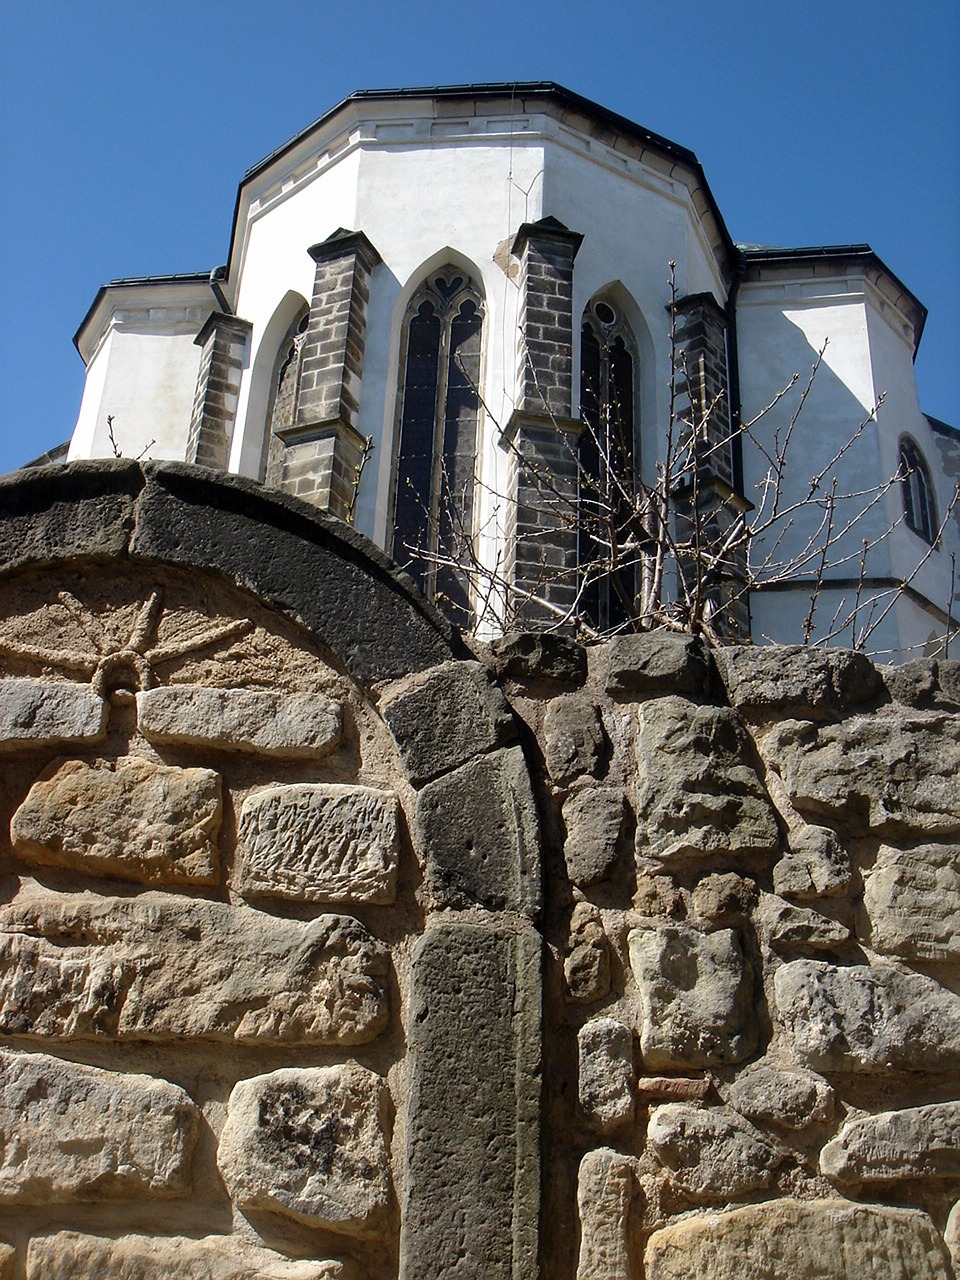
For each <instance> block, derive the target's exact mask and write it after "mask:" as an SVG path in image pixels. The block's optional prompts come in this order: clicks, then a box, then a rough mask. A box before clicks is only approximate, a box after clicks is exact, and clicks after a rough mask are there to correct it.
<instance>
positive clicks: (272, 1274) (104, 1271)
mask: <svg viewBox="0 0 960 1280" xmlns="http://www.w3.org/2000/svg"><path fill="white" fill-rule="evenodd" d="M54 1276H55V1277H56V1280H90V1278H91V1277H92V1276H101V1277H103V1280H362V1277H361V1273H360V1271H359V1269H358V1268H357V1267H356V1264H355V1263H353V1262H348V1261H339V1260H337V1259H328V1260H326V1261H323V1262H318V1261H314V1260H312V1259H311V1260H309V1261H306V1260H304V1261H291V1260H290V1259H288V1258H281V1257H280V1256H279V1255H278V1254H276V1253H271V1252H270V1251H269V1250H267V1249H262V1248H260V1247H259V1246H258V1245H255V1244H250V1243H249V1242H248V1241H246V1240H242V1239H239V1238H238V1237H237V1236H202V1237H201V1238H200V1239H199V1240H197V1239H193V1238H186V1237H179V1236H137V1235H127V1236H119V1237H117V1238H116V1239H113V1238H109V1239H108V1238H106V1237H99V1236H86V1235H80V1234H79V1233H78V1232H75V1231H59V1232H57V1234H56V1235H52V1236H36V1237H34V1239H32V1240H31V1241H30V1245H29V1248H28V1250H27V1280H52V1277H54Z"/></svg>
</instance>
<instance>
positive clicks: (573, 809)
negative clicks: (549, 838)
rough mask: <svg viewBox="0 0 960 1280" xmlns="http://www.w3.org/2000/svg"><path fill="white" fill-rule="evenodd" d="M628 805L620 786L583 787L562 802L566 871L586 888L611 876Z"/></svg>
mask: <svg viewBox="0 0 960 1280" xmlns="http://www.w3.org/2000/svg"><path fill="white" fill-rule="evenodd" d="M625 817H626V806H625V804H624V798H623V792H622V791H621V790H620V788H619V787H593V786H591V787H584V788H582V789H581V790H579V791H574V792H573V793H572V794H571V795H569V796H568V797H567V798H566V800H565V801H564V802H563V822H564V826H565V827H566V829H567V838H566V840H565V841H564V845H563V857H564V861H565V862H566V864H567V874H568V875H569V877H570V879H571V880H572V881H573V883H574V884H577V885H581V886H583V887H584V888H586V887H588V886H589V885H592V884H598V883H599V882H600V881H602V880H606V879H608V878H609V877H610V876H611V875H612V874H613V871H614V868H615V867H616V865H617V861H618V859H619V856H620V840H621V836H622V834H623V828H624V819H625Z"/></svg>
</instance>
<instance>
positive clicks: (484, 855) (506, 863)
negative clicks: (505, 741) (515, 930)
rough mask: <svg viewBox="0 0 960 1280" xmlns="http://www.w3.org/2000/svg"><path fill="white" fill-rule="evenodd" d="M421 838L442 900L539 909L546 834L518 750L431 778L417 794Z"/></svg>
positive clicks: (452, 903) (417, 828) (417, 833)
mask: <svg viewBox="0 0 960 1280" xmlns="http://www.w3.org/2000/svg"><path fill="white" fill-rule="evenodd" d="M414 836H415V842H416V845H417V847H418V849H419V850H420V852H421V856H422V857H423V859H424V861H425V869H426V876H427V882H428V884H429V887H430V889H431V891H432V892H433V894H434V895H435V897H436V898H437V900H438V901H439V902H440V903H442V904H443V905H445V906H452V907H457V906H466V905H470V904H472V903H479V904H481V905H482V906H486V907H490V908H492V909H493V910H513V911H526V912H529V913H533V912H535V911H536V910H537V909H538V907H539V904H540V832H539V825H538V821H537V810H536V805H535V803H534V799H533V791H532V789H531V787H530V777H529V775H528V773H527V767H526V764H525V762H524V759H523V752H522V751H521V750H520V748H519V747H510V748H507V749H506V750H502V751H495V752H493V753H492V754H491V755H488V756H481V757H480V759H479V760H472V761H471V762H470V763H469V764H465V765H461V767H460V768H459V769H455V770H454V771H453V772H452V773H448V774H446V775H445V776H444V777H442V778H437V779H436V780H435V781H434V782H429V783H427V785H426V786H425V787H424V788H423V790H422V791H421V792H420V794H419V796H418V797H417V810H416V816H415V819H414Z"/></svg>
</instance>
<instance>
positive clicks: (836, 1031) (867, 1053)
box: [774, 960, 960, 1071]
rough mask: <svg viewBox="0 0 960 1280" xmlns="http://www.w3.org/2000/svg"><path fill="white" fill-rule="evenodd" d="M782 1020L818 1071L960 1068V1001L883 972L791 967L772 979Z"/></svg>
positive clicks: (804, 964) (799, 963)
mask: <svg viewBox="0 0 960 1280" xmlns="http://www.w3.org/2000/svg"><path fill="white" fill-rule="evenodd" d="M774 986H775V990H776V1000H777V1008H778V1010H779V1014H780V1019H781V1021H782V1022H783V1024H784V1026H785V1027H786V1029H787V1031H788V1032H789V1033H790V1035H791V1036H792V1039H793V1046H794V1049H795V1051H796V1053H797V1054H798V1055H799V1057H800V1059H801V1061H802V1062H804V1063H805V1064H806V1065H807V1066H810V1067H813V1068H814V1070H817V1071H885V1070H887V1069H888V1068H891V1067H892V1068H894V1069H896V1070H899V1071H951V1070H955V1069H956V1068H957V1067H960V997H958V996H955V995H953V994H952V993H951V992H949V991H946V990H944V988H943V987H941V986H940V985H939V983H937V982H934V981H933V979H932V978H927V977H924V976H923V975H921V974H919V973H901V972H900V971H899V970H897V969H892V968H887V967H886V966H879V965H878V966H873V967H871V966H868V965H850V966H847V967H845V968H838V967H837V966H835V965H832V964H828V963H827V962H826V961H823V960H793V961H791V962H790V963H789V964H785V965H782V966H781V967H780V968H779V969H778V970H777V973H776V977H775V979H774Z"/></svg>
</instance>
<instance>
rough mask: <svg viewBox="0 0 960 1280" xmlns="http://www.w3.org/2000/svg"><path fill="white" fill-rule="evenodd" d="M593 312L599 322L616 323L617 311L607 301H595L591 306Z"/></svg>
mask: <svg viewBox="0 0 960 1280" xmlns="http://www.w3.org/2000/svg"><path fill="white" fill-rule="evenodd" d="M593 314H594V315H595V316H596V317H597V319H598V320H599V321H600V323H601V324H616V323H617V313H616V312H615V311H614V309H613V307H611V305H610V303H609V302H597V303H595V304H594V307H593Z"/></svg>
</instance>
